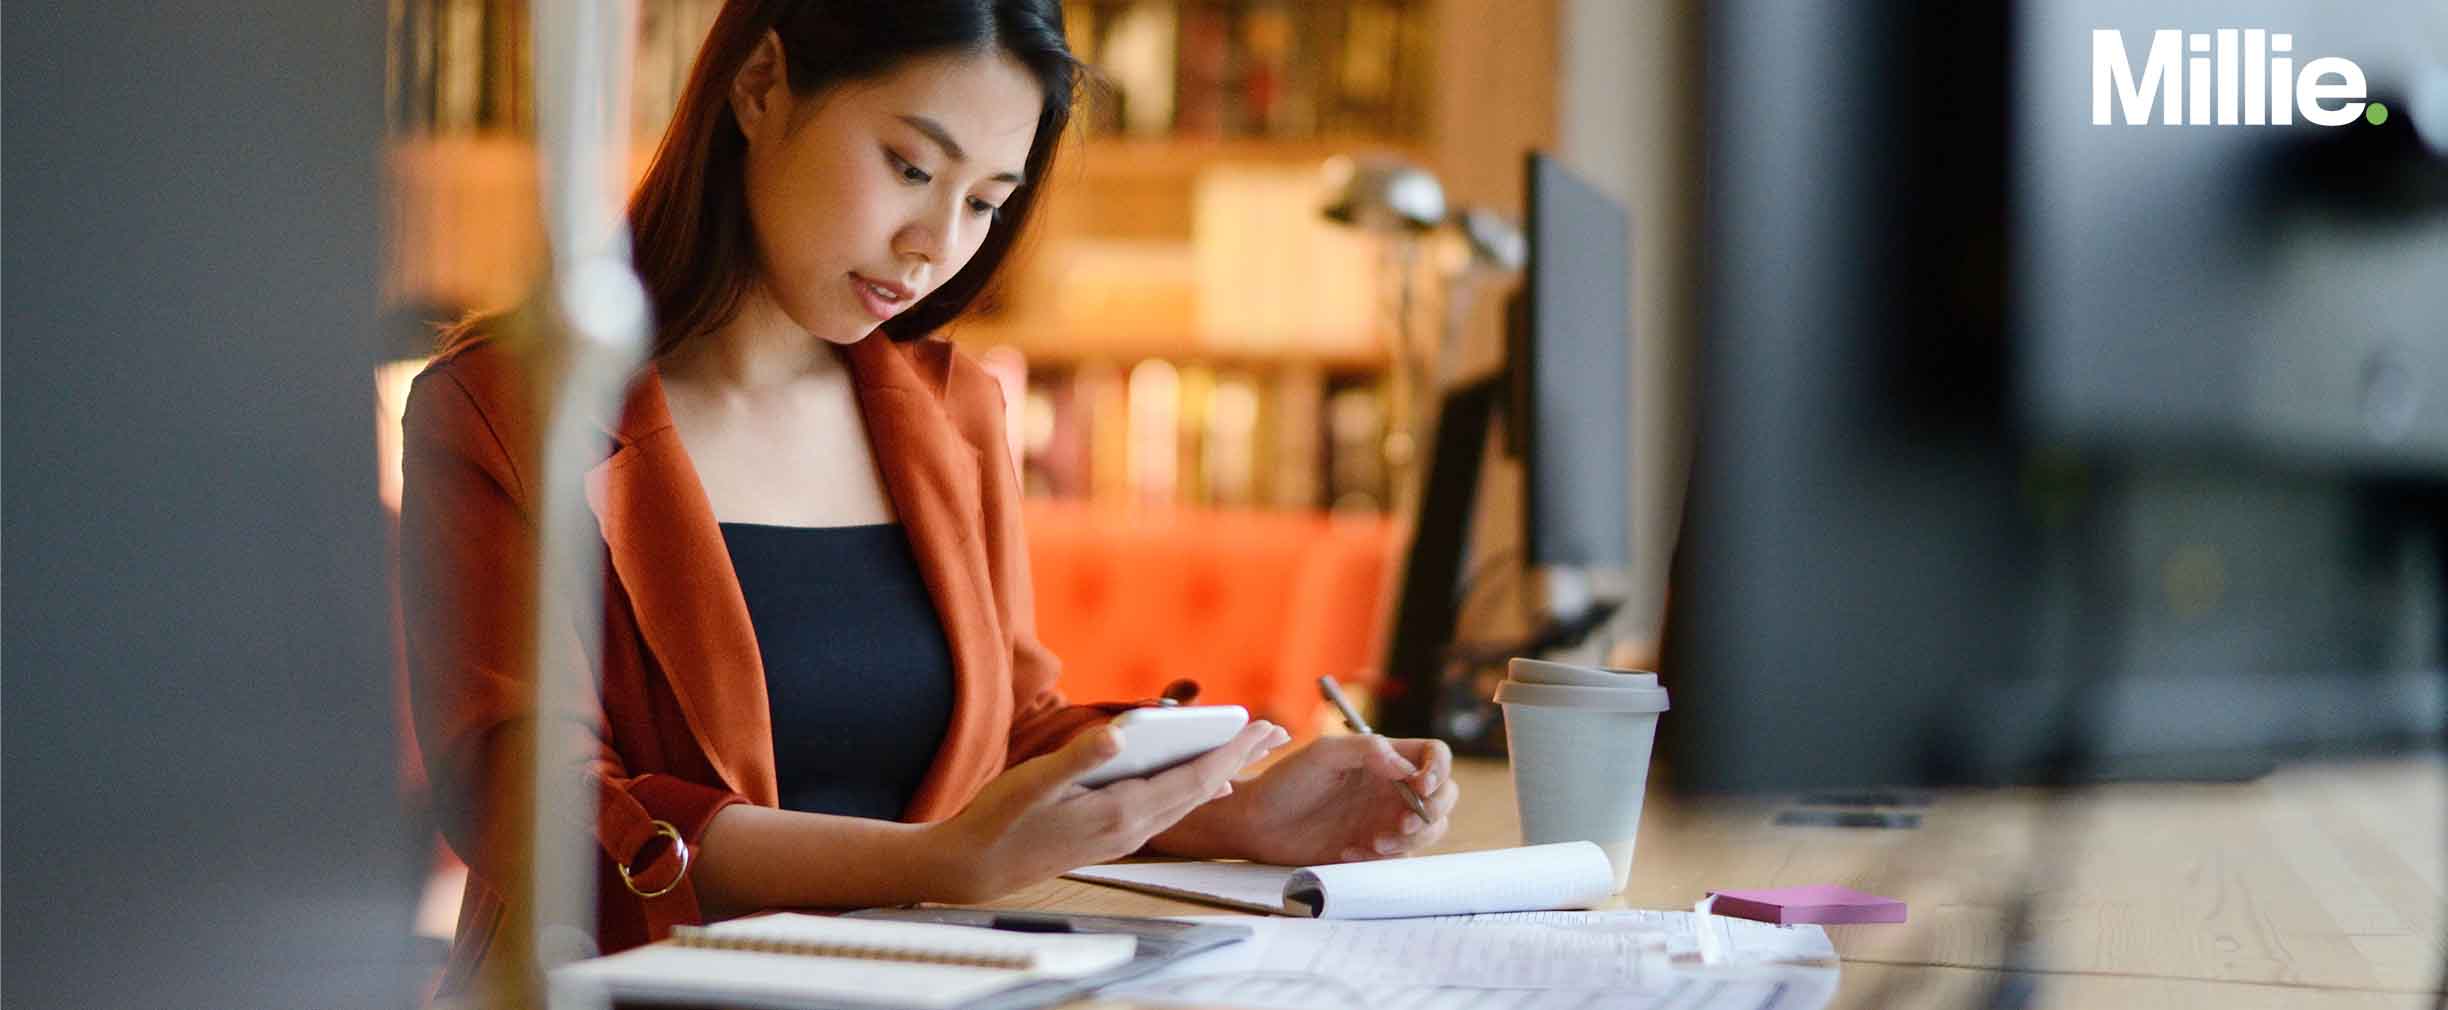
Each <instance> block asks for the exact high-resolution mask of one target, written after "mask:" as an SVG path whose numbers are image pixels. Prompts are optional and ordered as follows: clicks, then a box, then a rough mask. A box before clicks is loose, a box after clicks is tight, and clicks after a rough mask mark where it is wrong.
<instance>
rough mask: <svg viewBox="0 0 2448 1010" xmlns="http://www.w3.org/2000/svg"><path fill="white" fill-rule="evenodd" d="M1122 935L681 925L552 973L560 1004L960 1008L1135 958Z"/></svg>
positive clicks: (801, 923)
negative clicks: (576, 1000) (659, 937)
mask: <svg viewBox="0 0 2448 1010" xmlns="http://www.w3.org/2000/svg"><path fill="white" fill-rule="evenodd" d="M1137 944H1138V939H1137V938H1136V937H1134V936H1130V935H1128V934H1115V933H1021V932H1012V931H1008V930H995V929H979V928H976V927H973V926H949V925H940V924H936V923H920V922H892V921H881V920H874V919H844V918H833V917H828V916H820V915H801V914H798V913H791V912H781V913H775V914H772V915H763V916H758V917H756V918H753V919H737V920H733V921H730V922H723V923H716V924H714V925H712V926H706V927H703V928H693V927H686V926H684V927H681V928H679V929H677V930H675V931H674V932H673V935H672V937H671V938H670V939H667V940H663V941H661V942H658V943H651V944H648V945H646V946H643V947H638V948H635V949H633V950H627V951H622V952H621V953H618V954H613V955H611V956H609V957H599V958H595V959H592V960H588V961H580V962H577V963H575V964H571V965H568V966H565V967H563V968H561V969H558V970H556V971H555V972H553V977H552V985H553V990H554V993H555V994H556V995H561V994H569V995H571V996H589V997H595V998H599V999H600V998H607V997H608V998H610V999H617V1000H622V1001H628V1002H673V1003H687V1004H690V1005H694V1006H720V1007H740V1008H750V1010H821V1008H831V1007H879V1008H881V1007H924V1008H943V1007H956V1006H960V1005H962V1004H965V1003H969V1002H972V1001H975V1000H977V999H979V998H981V997H984V996H987V995H989V994H992V993H995V992H998V991H1001V990H1003V989H1007V988H1011V987H1013V986H1017V985H1020V984H1023V983H1026V982H1031V981H1035V980H1038V979H1044V978H1068V977H1077V976H1084V975H1091V974H1094V973H1097V972H1100V971H1104V970H1106V969H1109V968H1113V967H1115V966H1117V965H1120V964H1122V963H1123V962H1126V961H1129V960H1130V959H1131V954H1132V951H1133V950H1134V949H1136V947H1137Z"/></svg>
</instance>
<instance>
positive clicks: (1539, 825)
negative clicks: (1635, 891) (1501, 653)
mask: <svg viewBox="0 0 2448 1010" xmlns="http://www.w3.org/2000/svg"><path fill="white" fill-rule="evenodd" d="M1507 673H1508V678H1507V679H1506V680H1505V681H1504V682H1503V683H1502V684H1499V685H1498V686H1497V688H1496V703H1497V704H1499V705H1501V706H1503V708H1504V718H1505V740H1506V747H1507V749H1508V751H1509V752H1510V756H1511V758H1512V767H1513V795H1514V800H1515V802H1516V803H1517V804H1518V805H1519V807H1520V809H1521V824H1522V844H1524V845H1544V844H1547V843H1549V842H1571V841H1589V842H1594V843H1597V845H1598V847H1599V848H1601V849H1604V850H1605V851H1606V854H1607V862H1608V863H1609V864H1610V865H1611V866H1612V868H1613V869H1614V871H1615V887H1616V889H1617V890H1622V889H1623V886H1624V884H1625V883H1626V882H1628V881H1629V880H1630V879H1631V875H1632V856H1633V849H1634V843H1635V842H1637V841H1638V840H1639V838H1640V815H1641V803H1642V800H1643V799H1645V798H1646V794H1647V792H1648V782H1649V752H1650V748H1651V746H1652V745H1653V744H1654V743H1655V742H1656V739H1657V720H1658V713H1660V712H1664V711H1666V707H1667V704H1666V689H1664V688H1662V687H1659V686H1658V684H1657V675H1656V674H1653V673H1639V672H1633V671H1616V670H1602V669H1598V668H1594V667H1576V666H1570V665H1568V664H1561V663H1550V662H1545V661H1542V660H1534V659H1516V660H1513V661H1512V663H1511V665H1510V666H1509V667H1508V669H1507Z"/></svg>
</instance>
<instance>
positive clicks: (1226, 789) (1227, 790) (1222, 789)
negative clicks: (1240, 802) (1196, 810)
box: [1207, 782, 1232, 803]
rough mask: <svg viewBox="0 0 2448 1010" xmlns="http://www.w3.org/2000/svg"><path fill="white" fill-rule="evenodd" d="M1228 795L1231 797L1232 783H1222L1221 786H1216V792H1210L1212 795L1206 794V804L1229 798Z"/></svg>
mask: <svg viewBox="0 0 2448 1010" xmlns="http://www.w3.org/2000/svg"><path fill="white" fill-rule="evenodd" d="M1230 795H1232V783H1230V782H1227V783H1224V784H1223V785H1220V786H1217V787H1216V791H1214V792H1212V793H1208V794H1207V801H1208V802H1210V803H1213V802H1215V801H1217V800H1220V799H1223V798H1224V797H1227V796H1230Z"/></svg>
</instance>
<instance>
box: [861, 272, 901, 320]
mask: <svg viewBox="0 0 2448 1010" xmlns="http://www.w3.org/2000/svg"><path fill="white" fill-rule="evenodd" d="M850 289H851V291H852V293H854V294H856V295H858V300H859V305H861V306H863V307H864V308H866V310H867V313H868V314H869V315H872V316H874V317H876V321H877V322H883V321H884V320H887V319H891V318H892V317H894V316H896V315H899V314H900V312H901V310H902V309H903V308H905V307H907V306H908V305H909V301H910V290H909V289H908V288H906V287H903V286H901V285H899V284H895V283H893V282H891V281H879V280H871V279H869V278H867V277H864V276H861V275H860V274H858V273H857V272H855V271H854V272H852V273H851V274H850Z"/></svg>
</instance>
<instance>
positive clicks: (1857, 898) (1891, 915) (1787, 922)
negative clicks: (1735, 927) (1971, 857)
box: [1709, 884, 1904, 926]
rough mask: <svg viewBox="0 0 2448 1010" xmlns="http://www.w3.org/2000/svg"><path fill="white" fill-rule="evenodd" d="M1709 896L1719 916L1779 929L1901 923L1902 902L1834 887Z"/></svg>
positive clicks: (1735, 892)
mask: <svg viewBox="0 0 2448 1010" xmlns="http://www.w3.org/2000/svg"><path fill="white" fill-rule="evenodd" d="M1709 893H1710V894H1714V895H1716V896H1717V903H1716V904H1715V905H1713V906H1711V909H1712V910H1713V911H1715V912H1716V913H1717V914H1719V915H1731V916H1734V917H1736V918H1742V919H1756V920H1758V921H1760V922H1773V923H1776V924H1777V925H1780V926H1791V925H1794V924H1795V923H1802V922H1817V923H1824V924H1826V925H1831V926H1833V925H1840V924H1844V923H1859V922H1902V921H1904V903H1903V902H1901V901H1897V900H1895V899H1894V898H1882V897H1879V896H1878V895H1875V894H1863V893H1861V892H1860V891H1856V890H1854V889H1852V888H1850V887H1838V886H1836V885H1834V884H1813V885H1811V886H1809V887H1771V888H1767V889H1764V890H1755V891H1711V892H1709Z"/></svg>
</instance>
